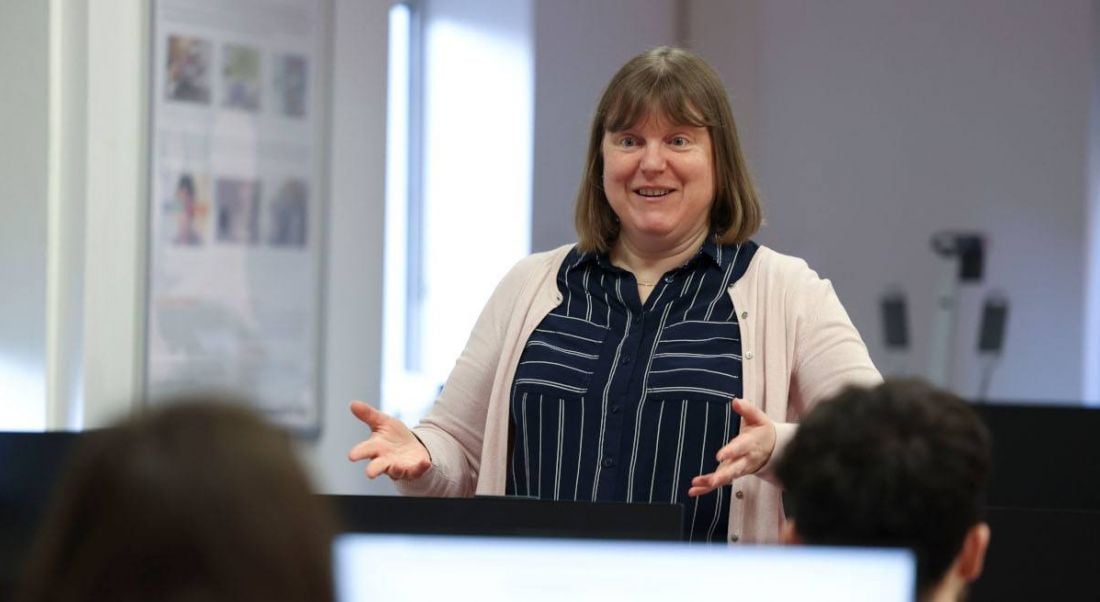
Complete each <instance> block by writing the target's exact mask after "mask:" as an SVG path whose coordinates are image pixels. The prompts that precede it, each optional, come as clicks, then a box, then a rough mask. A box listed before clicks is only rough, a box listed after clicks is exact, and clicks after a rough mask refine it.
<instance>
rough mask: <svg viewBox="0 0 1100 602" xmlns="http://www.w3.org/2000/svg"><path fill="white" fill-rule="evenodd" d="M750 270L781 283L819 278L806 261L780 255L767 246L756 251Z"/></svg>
mask: <svg viewBox="0 0 1100 602" xmlns="http://www.w3.org/2000/svg"><path fill="white" fill-rule="evenodd" d="M749 269H750V270H751V269H755V270H756V271H757V272H758V273H759V274H762V275H764V276H766V277H767V278H769V279H777V280H780V281H783V280H792V279H794V280H798V279H804V278H813V279H817V278H818V275H817V272H815V271H814V270H813V269H811V268H810V266H809V264H808V263H806V260H805V259H802V258H801V257H796V256H794V255H787V254H785V253H780V252H779V251H776V250H775V249H772V248H771V247H768V246H766V245H760V246H759V247H758V248H757V249H756V254H755V255H753V258H752V264H751V265H750V266H749Z"/></svg>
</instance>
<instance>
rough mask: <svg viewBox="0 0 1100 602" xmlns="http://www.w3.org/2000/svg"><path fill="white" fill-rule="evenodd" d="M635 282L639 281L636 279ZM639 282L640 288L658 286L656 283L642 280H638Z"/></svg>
mask: <svg viewBox="0 0 1100 602" xmlns="http://www.w3.org/2000/svg"><path fill="white" fill-rule="evenodd" d="M635 280H637V279H635ZM637 282H638V286H657V283H656V282H642V281H641V280H637Z"/></svg>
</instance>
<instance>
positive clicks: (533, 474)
mask: <svg viewBox="0 0 1100 602" xmlns="http://www.w3.org/2000/svg"><path fill="white" fill-rule="evenodd" d="M756 249H757V245H756V244H755V243H753V242H747V243H744V244H742V245H738V246H721V245H718V244H716V243H714V242H708V243H705V244H704V245H703V246H702V247H701V248H700V250H699V253H698V254H697V255H696V256H695V257H694V258H692V259H691V260H690V261H688V262H687V263H686V264H685V265H683V266H681V267H680V268H677V269H675V270H672V271H670V272H668V273H666V274H665V275H664V277H662V278H661V280H660V281H659V282H658V284H657V286H656V287H655V288H654V290H653V291H652V292H651V293H650V295H649V297H648V298H647V299H646V302H645V303H644V304H643V303H642V302H641V300H640V298H639V296H638V288H637V286H638V285H637V282H636V281H635V279H634V276H633V275H632V274H631V273H630V272H627V271H625V270H622V269H620V268H618V267H615V266H614V265H612V264H611V262H610V261H609V259H608V257H607V255H606V254H602V253H595V252H588V253H578V252H577V250H576V249H574V250H573V251H571V252H570V253H569V255H568V256H567V257H566V258H565V261H564V262H562V267H561V269H560V270H559V272H558V288H559V290H560V291H561V292H562V296H563V300H562V303H561V305H559V306H558V307H557V308H555V309H554V310H553V311H552V312H551V313H550V314H549V315H547V316H546V318H544V319H543V321H542V323H540V324H539V326H538V328H537V329H536V330H535V332H534V333H532V335H531V337H530V339H529V340H528V341H527V344H526V347H525V348H524V351H523V354H522V356H521V357H520V362H519V367H518V368H517V369H516V374H515V380H514V384H513V389H512V397H511V424H512V428H511V435H510V445H511V451H510V461H509V466H508V483H507V493H508V494H509V495H525V496H533V497H538V498H542V499H554V500H593V501H627V502H682V503H684V504H686V513H685V514H686V516H685V525H684V529H685V539H688V540H691V541H725V536H726V531H727V526H728V522H729V493H730V491H729V487H728V486H727V487H723V488H720V489H718V490H715V491H714V492H712V493H710V494H708V495H705V496H701V497H697V498H688V497H687V490H688V488H689V487H690V483H691V479H692V478H694V477H695V476H697V475H700V474H705V473H708V472H711V471H713V470H714V469H715V468H716V467H717V464H718V462H717V460H716V459H715V457H714V455H715V454H716V453H717V452H718V449H719V448H720V447H722V446H723V445H725V444H726V443H727V442H728V441H729V440H730V439H731V438H733V437H734V436H735V435H736V434H737V431H738V427H739V425H740V419H739V417H738V416H737V415H736V414H734V413H733V412H732V410H731V408H730V399H731V398H733V397H735V396H740V395H741V394H742V387H741V340H740V332H739V328H738V324H737V315H736V312H735V310H734V307H733V303H732V301H731V300H730V297H729V294H728V292H727V288H728V287H729V285H730V284H732V283H733V282H735V281H736V280H737V279H738V278H740V277H741V275H742V274H744V272H745V269H746V268H747V267H748V265H749V262H750V261H751V259H752V256H753V254H754V253H755V252H756Z"/></svg>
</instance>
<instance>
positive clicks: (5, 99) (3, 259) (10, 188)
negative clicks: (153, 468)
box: [0, 0, 49, 429]
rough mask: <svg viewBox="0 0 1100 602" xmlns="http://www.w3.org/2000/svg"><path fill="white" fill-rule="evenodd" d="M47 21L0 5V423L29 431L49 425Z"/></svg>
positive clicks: (32, 8) (31, 2)
mask: <svg viewBox="0 0 1100 602" xmlns="http://www.w3.org/2000/svg"><path fill="white" fill-rule="evenodd" d="M48 18H49V12H48V10H47V3H45V2H42V1H40V0H14V1H7V2H4V3H2V4H0V82H4V84H3V91H2V92H0V132H3V134H2V135H0V216H2V218H3V219H0V282H2V283H3V284H2V285H0V308H2V311H0V420H4V421H5V422H7V423H8V424H11V425H12V426H18V427H20V428H26V429H33V428H36V427H37V428H42V426H44V425H45V422H46V414H45V377H46V374H45V362H46V360H45V354H46V319H45V308H46V225H47V224H46V203H45V199H46V173H47V155H46V153H47V139H48V132H49V129H48V121H47V118H48V114H47V103H46V100H47V98H48V85H47V82H48V75H49V70H48V69H47V60H48V57H49V52H48V50H49V23H48ZM28 398H30V399H39V400H41V402H39V403H34V404H30V403H24V402H22V401H21V400H22V399H28Z"/></svg>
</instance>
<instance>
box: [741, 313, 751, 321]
mask: <svg viewBox="0 0 1100 602" xmlns="http://www.w3.org/2000/svg"><path fill="white" fill-rule="evenodd" d="M747 317H749V312H747V311H743V312H741V319H742V320H744V319H745V318H747Z"/></svg>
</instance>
